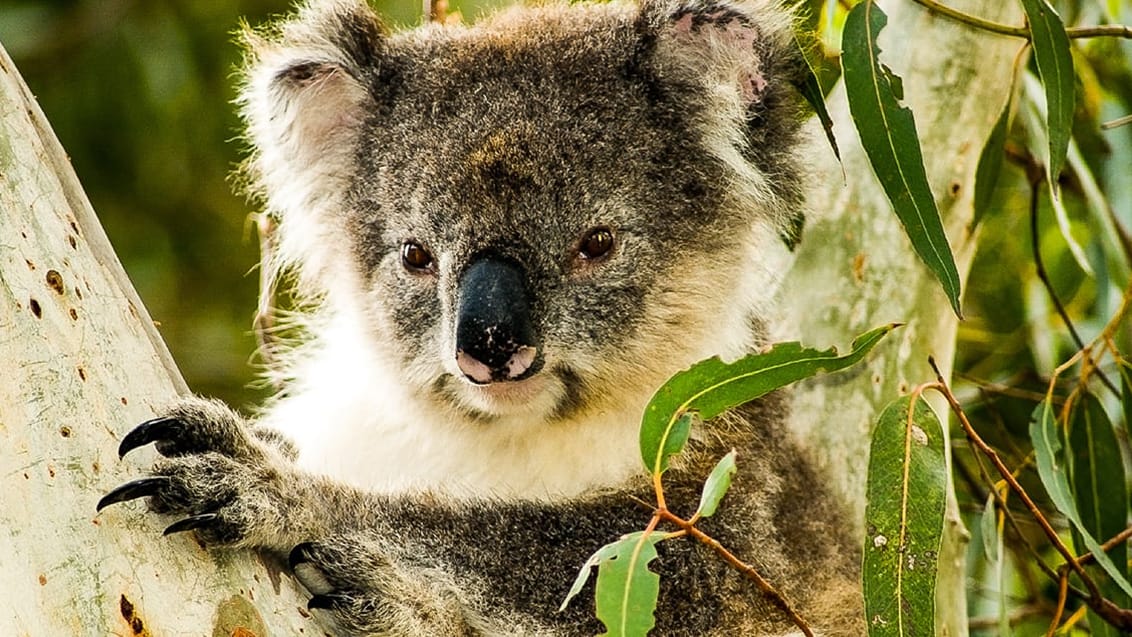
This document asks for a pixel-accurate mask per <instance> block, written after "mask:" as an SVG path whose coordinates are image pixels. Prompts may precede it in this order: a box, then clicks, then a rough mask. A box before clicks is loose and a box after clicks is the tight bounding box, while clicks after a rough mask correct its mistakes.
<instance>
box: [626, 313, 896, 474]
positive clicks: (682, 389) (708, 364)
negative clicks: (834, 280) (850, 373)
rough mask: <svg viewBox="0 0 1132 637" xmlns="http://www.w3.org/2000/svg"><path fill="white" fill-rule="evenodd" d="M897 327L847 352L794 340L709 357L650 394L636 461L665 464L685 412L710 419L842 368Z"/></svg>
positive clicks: (657, 469) (865, 337)
mask: <svg viewBox="0 0 1132 637" xmlns="http://www.w3.org/2000/svg"><path fill="white" fill-rule="evenodd" d="M896 327H897V325H896V324H889V325H885V326H882V327H878V328H875V329H872V330H870V331H868V332H865V333H864V334H862V335H860V336H858V337H857V338H856V339H855V340H854V341H853V345H852V350H851V351H850V352H849V353H848V354H846V355H844V356H839V355H838V354H837V350H836V349H834V348H830V349H827V350H816V349H812V348H808V347H803V346H802V345H801V344H800V343H797V342H790V343H779V344H777V345H775V346H774V347H772V348H771V349H770V351H768V352H765V353H762V354H752V355H750V356H746V357H744V358H741V359H739V360H737V361H735V362H733V363H724V362H722V361H720V360H719V358H710V359H708V360H705V361H701V362H699V363H696V364H695V365H693V366H691V367H690V368H688V369H686V370H684V371H682V372H680V373H678V374H676V375H675V376H673V377H672V378H670V379H669V380H668V382H666V383H665V384H664V385H662V386H661V388H660V389H658V390H657V391H656V393H655V394H653V397H652V399H651V400H650V401H649V404H648V405H647V406H646V407H645V414H644V418H643V420H642V422H641V436H640V444H641V459H642V460H643V461H644V463H645V467H646V468H647V469H648V470H649V471H650V472H652V473H653V474H657V473H663V472H664V471H665V470H666V469H667V468H668V459H669V457H670V456H671V455H672V449H674V448H675V447H676V445H673V444H672V443H671V442H670V439H673V438H679V437H680V436H684V438H685V439H686V437H687V432H686V431H682V426H683V425H681V421H682V420H683V418H684V417H685V416H686V415H687V414H688V413H689V412H693V411H694V412H698V413H699V414H700V417H701V418H704V419H707V418H714V417H716V416H718V415H719V414H721V413H723V412H724V411H726V410H728V409H731V408H732V407H736V406H738V405H742V404H743V403H746V402H749V401H751V400H754V399H756V398H758V397H759V396H762V395H764V394H767V393H769V392H771V391H774V390H775V389H778V388H780V387H783V386H785V385H789V384H790V383H793V382H795V381H798V380H801V379H803V378H809V377H810V376H813V375H815V374H817V373H818V372H821V371H825V372H832V371H836V370H839V369H844V368H846V367H848V366H850V365H852V364H854V363H856V362H857V361H859V360H861V359H862V358H864V356H865V354H867V353H868V352H869V350H871V349H872V348H873V346H875V345H876V344H877V343H878V342H879V341H880V339H881V338H883V337H884V336H885V335H886V334H888V333H889V332H891V331H892V330H893V329H895V328H896ZM680 446H681V447H682V445H680Z"/></svg>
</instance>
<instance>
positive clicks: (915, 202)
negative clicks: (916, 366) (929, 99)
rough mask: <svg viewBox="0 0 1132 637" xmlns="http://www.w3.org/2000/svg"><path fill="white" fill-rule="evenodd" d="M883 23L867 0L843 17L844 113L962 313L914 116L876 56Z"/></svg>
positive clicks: (912, 236) (952, 261)
mask: <svg viewBox="0 0 1132 637" xmlns="http://www.w3.org/2000/svg"><path fill="white" fill-rule="evenodd" d="M887 23H888V17H887V16H886V15H885V14H884V12H883V11H881V10H880V7H878V6H876V4H874V3H873V2H872V0H866V1H865V2H862V3H860V4H858V5H857V6H855V7H853V9H852V10H850V11H849V15H848V17H847V18H846V20H845V30H844V33H843V35H842V49H843V53H842V55H841V64H842V70H843V72H844V78H845V90H846V93H847V95H848V98H849V112H850V114H851V115H852V116H853V123H854V124H855V125H856V127H857V132H858V133H859V134H860V138H861V145H862V146H863V147H864V148H865V152H866V154H867V155H868V157H869V162H870V163H871V164H872V167H873V172H874V173H876V176H877V178H878V179H879V181H880V184H881V187H883V188H884V192H885V194H886V195H887V196H888V199H889V201H891V202H892V207H893V209H894V210H895V212H896V216H897V217H898V218H899V219H900V223H901V224H903V225H904V231H905V232H906V233H907V235H908V238H909V239H910V240H911V242H912V247H913V248H914V249H915V250H916V254H918V255H919V257H920V259H922V260H923V262H924V263H925V264H926V265H927V266H928V268H929V269H930V270H931V271H932V273H933V274H935V276H936V278H937V279H939V282H940V284H941V285H942V286H943V291H944V293H946V295H947V298H948V300H949V301H950V302H951V307H952V309H954V310H955V314H956V315H959V316H962V313H961V311H960V307H959V296H960V295H959V292H960V290H959V288H960V282H959V272H958V270H957V269H956V267H955V258H954V256H953V255H952V253H951V246H950V245H949V244H948V243H947V234H946V233H945V232H944V229H943V222H942V221H941V220H940V216H939V210H938V209H937V208H936V204H935V198H934V197H933V196H932V191H931V187H930V186H929V185H928V178H927V174H926V173H925V172H924V157H923V153H922V152H921V151H920V141H919V137H918V135H917V134H916V121H915V118H914V117H913V115H912V111H910V110H909V109H907V108H905V107H903V106H901V105H900V102H899V99H900V98H899V96H900V95H902V94H903V87H902V85H901V82H900V78H898V77H897V76H896V75H895V74H893V73H892V72H891V71H890V70H888V68H887V67H883V68H882V67H881V65H880V63H879V61H878V57H879V55H880V49H879V47H878V46H877V35H878V34H879V33H880V31H881V29H883V28H884V26H885V25H886V24H887Z"/></svg>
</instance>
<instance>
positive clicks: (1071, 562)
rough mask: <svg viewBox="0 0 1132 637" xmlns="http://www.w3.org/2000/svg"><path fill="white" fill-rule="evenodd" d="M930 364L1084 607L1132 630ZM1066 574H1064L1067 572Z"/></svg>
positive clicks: (1126, 613)
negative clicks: (1082, 592)
mask: <svg viewBox="0 0 1132 637" xmlns="http://www.w3.org/2000/svg"><path fill="white" fill-rule="evenodd" d="M1129 294H1132V289H1130V291H1129ZM1129 294H1126V296H1125V301H1126V304H1125V305H1122V306H1121V312H1118V314H1117V317H1118V318H1119V317H1121V316H1122V315H1123V312H1124V310H1125V309H1126V307H1127V301H1128V300H1129ZM1112 324H1113V322H1110V323H1109V326H1111V325H1112ZM1109 326H1106V328H1105V332H1104V333H1102V336H1105V335H1107V333H1108V328H1109ZM1084 351H1085V350H1080V351H1078V352H1077V354H1075V355H1074V356H1073V357H1072V358H1071V359H1070V360H1069V361H1067V362H1066V363H1064V364H1062V365H1061V366H1060V367H1058V369H1057V371H1055V372H1054V378H1056V377H1057V376H1058V375H1059V374H1060V373H1061V372H1062V371H1064V369H1065V368H1066V366H1067V365H1070V364H1072V362H1073V361H1075V360H1076V359H1077V358H1079V357H1080V356H1081V355H1082V354H1083V352H1084ZM930 362H931V365H932V368H933V369H935V370H936V380H937V382H938V387H936V389H937V391H939V392H940V393H941V394H942V395H943V397H944V398H945V399H946V400H947V403H948V404H949V405H950V406H951V411H952V412H953V413H954V414H955V416H956V418H957V419H958V420H959V424H960V425H961V426H962V427H963V432H964V433H965V434H966V435H967V439H968V440H969V441H971V444H973V445H975V447H977V448H978V449H979V451H981V452H983V454H984V455H986V457H987V458H989V459H990V461H991V462H992V463H993V464H994V466H995V468H996V469H997V470H998V472H999V474H1000V475H1001V476H1002V478H1003V479H1004V480H1005V481H1006V483H1007V484H1008V485H1010V489H1011V490H1012V491H1014V493H1015V494H1017V495H1018V497H1019V498H1020V499H1021V500H1022V503H1023V504H1025V505H1026V508H1027V509H1029V511H1030V515H1032V516H1033V517H1034V520H1036V521H1037V523H1038V525H1039V526H1041V528H1042V531H1043V532H1044V533H1045V534H1046V537H1047V538H1049V541H1050V543H1051V544H1053V547H1054V549H1056V550H1057V552H1058V553H1060V554H1061V556H1062V557H1063V558H1065V564H1064V565H1063V566H1062V567H1061V568H1062V569H1068V570H1072V571H1073V572H1074V573H1076V574H1077V576H1078V577H1080V578H1081V583H1082V584H1084V585H1085V588H1086V589H1088V592H1089V594H1088V596H1087V597H1085V598H1084V600H1083V601H1084V602H1085V604H1087V605H1088V606H1089V608H1090V609H1092V610H1093V612H1095V613H1096V614H1097V615H1098V616H1100V617H1101V618H1102V619H1104V620H1105V621H1106V622H1108V623H1109V624H1111V625H1112V626H1114V627H1116V628H1119V629H1121V630H1132V610H1128V609H1125V608H1120V607H1119V606H1117V605H1116V604H1113V603H1112V602H1111V601H1109V600H1107V599H1105V597H1104V596H1103V595H1102V594H1101V592H1100V588H1099V587H1098V586H1097V583H1096V582H1095V581H1094V580H1093V578H1092V577H1090V576H1089V574H1088V573H1087V572H1086V571H1085V567H1084V566H1082V565H1081V564H1080V563H1078V561H1077V559H1076V558H1075V557H1073V553H1072V552H1070V550H1069V547H1067V546H1065V543H1064V542H1062V541H1061V537H1060V536H1058V534H1057V531H1055V530H1054V528H1053V526H1052V525H1051V524H1050V523H1049V520H1048V519H1046V517H1045V515H1044V514H1043V513H1042V512H1041V510H1040V509H1038V506H1037V504H1035V503H1034V501H1033V499H1031V498H1030V494H1028V493H1027V492H1026V490H1025V489H1024V488H1022V485H1021V484H1019V483H1018V480H1017V479H1016V478H1015V477H1014V474H1013V473H1012V472H1011V471H1010V469H1009V468H1007V467H1006V465H1005V464H1003V462H1002V460H1001V459H1000V458H999V457H998V453H996V452H995V450H994V449H993V448H991V447H990V446H989V445H988V444H987V443H986V442H984V441H983V439H982V438H981V437H979V434H978V432H976V431H975V428H974V427H973V426H972V425H971V421H970V420H968V418H967V414H966V412H964V411H963V407H962V406H961V405H960V404H959V401H958V400H956V398H955V394H953V393H951V388H950V387H948V386H947V383H946V382H945V381H944V380H943V376H942V375H941V374H940V373H939V368H938V367H936V365H935V361H934V360H930ZM1051 388H1052V385H1051ZM1065 572H1066V573H1067V572H1068V571H1065Z"/></svg>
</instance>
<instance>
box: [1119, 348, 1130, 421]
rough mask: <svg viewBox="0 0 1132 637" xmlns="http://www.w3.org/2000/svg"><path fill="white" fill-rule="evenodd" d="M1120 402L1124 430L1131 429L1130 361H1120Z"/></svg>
mask: <svg viewBox="0 0 1132 637" xmlns="http://www.w3.org/2000/svg"><path fill="white" fill-rule="evenodd" d="M1120 387H1121V392H1120V403H1121V405H1123V407H1124V430H1125V431H1132V363H1129V362H1128V361H1121V363H1120Z"/></svg>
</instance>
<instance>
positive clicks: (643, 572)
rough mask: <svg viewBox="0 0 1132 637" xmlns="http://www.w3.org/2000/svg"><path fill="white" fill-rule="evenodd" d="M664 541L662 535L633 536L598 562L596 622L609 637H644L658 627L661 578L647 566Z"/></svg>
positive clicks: (630, 535) (616, 546)
mask: <svg viewBox="0 0 1132 637" xmlns="http://www.w3.org/2000/svg"><path fill="white" fill-rule="evenodd" d="M662 539H664V535H663V534H659V533H648V534H646V533H645V532H643V531H641V532H637V533H631V534H629V535H626V536H624V537H622V538H621V539H620V540H618V541H617V542H614V543H613V544H611V545H609V546H610V547H612V548H611V550H610V552H608V553H606V554H605V555H603V557H602V559H601V560H600V561H599V562H598V571H597V587H596V588H597V590H596V592H595V600H596V602H597V618H598V619H600V620H601V622H602V623H603V624H605V629H606V631H607V632H606V633H605V635H607V636H608V637H645V635H647V634H648V632H649V631H650V630H652V627H653V625H655V623H656V618H655V617H654V616H653V612H654V611H655V610H656V600H657V596H658V595H659V593H660V576H658V575H657V574H656V573H653V572H652V571H650V570H649V569H648V565H649V563H650V562H652V561H653V560H654V559H656V543H657V542H659V541H660V540H662Z"/></svg>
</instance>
